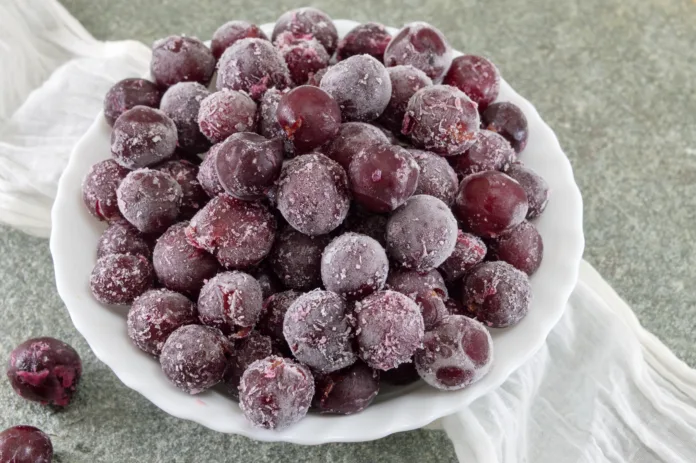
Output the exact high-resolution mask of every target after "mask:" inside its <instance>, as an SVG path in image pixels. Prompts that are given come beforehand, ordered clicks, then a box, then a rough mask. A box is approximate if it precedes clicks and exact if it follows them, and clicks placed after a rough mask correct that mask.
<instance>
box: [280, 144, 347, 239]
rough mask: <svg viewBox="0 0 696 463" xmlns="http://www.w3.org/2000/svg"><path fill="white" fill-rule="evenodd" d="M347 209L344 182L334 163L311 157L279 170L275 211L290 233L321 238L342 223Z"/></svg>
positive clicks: (294, 160)
mask: <svg viewBox="0 0 696 463" xmlns="http://www.w3.org/2000/svg"><path fill="white" fill-rule="evenodd" d="M349 207H350V196H349V190H348V178H347V176H346V172H345V171H344V170H343V168H342V167H341V166H340V165H339V164H338V163H337V162H335V161H332V160H331V159H329V158H327V157H326V156H324V155H323V154H320V153H314V154H308V155H305V156H300V157H298V158H295V159H293V160H291V161H289V162H287V163H286V164H285V166H283V171H282V173H281V175H280V180H279V182H278V210H280V213H281V214H283V217H284V218H285V220H287V221H288V223H289V224H290V225H291V226H292V227H293V228H294V229H296V230H298V231H300V232H302V233H304V234H306V235H312V236H314V235H324V234H326V233H329V232H330V231H332V230H334V229H336V227H338V226H339V225H340V224H341V223H342V222H343V219H345V218H346V215H347V214H348V209H349Z"/></svg>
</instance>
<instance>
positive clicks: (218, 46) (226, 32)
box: [210, 21, 268, 59]
mask: <svg viewBox="0 0 696 463" xmlns="http://www.w3.org/2000/svg"><path fill="white" fill-rule="evenodd" d="M246 38H257V39H264V40H268V37H267V36H266V34H264V32H263V31H262V30H261V28H260V27H259V26H257V25H256V24H251V23H249V22H247V21H228V22H226V23H225V24H223V25H222V26H220V27H218V28H217V30H216V31H215V33H214V34H213V40H212V41H211V42H210V50H211V51H212V52H213V56H214V57H215V59H220V57H221V56H222V54H223V53H224V52H225V50H227V49H228V48H229V47H230V46H232V44H234V43H235V42H237V41H238V40H241V39H246Z"/></svg>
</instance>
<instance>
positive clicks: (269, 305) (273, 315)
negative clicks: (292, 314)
mask: <svg viewBox="0 0 696 463" xmlns="http://www.w3.org/2000/svg"><path fill="white" fill-rule="evenodd" d="M301 295H302V293H301V292H299V291H295V290H294V289H289V290H287V291H283V292H280V293H276V294H273V295H272V296H270V297H268V298H267V299H266V300H265V301H264V303H263V313H262V315H261V319H260V320H259V323H258V328H259V331H260V332H261V334H265V335H267V336H270V337H272V338H273V339H275V340H282V341H283V342H284V341H285V337H284V336H283V322H284V320H285V314H286V313H287V311H288V309H289V308H290V306H291V305H292V303H293V302H295V300H296V299H297V298H298V297H300V296H301Z"/></svg>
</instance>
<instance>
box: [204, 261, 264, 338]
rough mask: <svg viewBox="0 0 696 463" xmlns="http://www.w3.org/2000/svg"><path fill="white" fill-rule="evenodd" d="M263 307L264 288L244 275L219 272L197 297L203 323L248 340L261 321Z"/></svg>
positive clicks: (253, 279)
mask: <svg viewBox="0 0 696 463" xmlns="http://www.w3.org/2000/svg"><path fill="white" fill-rule="evenodd" d="M262 308H263V293H262V292H261V286H260V285H259V282H258V281H256V279H255V278H254V277H252V276H251V275H249V274H247V273H244V272H238V271H233V272H224V273H218V274H217V275H216V276H215V277H213V278H211V279H210V280H208V282H207V283H206V284H205V285H203V289H201V294H200V296H198V316H199V318H200V320H201V322H203V324H204V325H208V326H212V327H215V328H218V329H219V330H220V331H222V332H223V333H224V334H225V335H232V337H238V338H244V337H246V336H247V335H248V334H249V332H250V331H251V329H252V328H253V327H254V325H255V324H256V322H257V321H258V320H259V317H260V316H261V311H262Z"/></svg>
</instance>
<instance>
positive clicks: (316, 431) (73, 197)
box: [51, 20, 584, 444]
mask: <svg viewBox="0 0 696 463" xmlns="http://www.w3.org/2000/svg"><path fill="white" fill-rule="evenodd" d="M335 23H336V27H337V28H338V31H339V34H340V35H341V36H343V35H345V34H346V33H347V32H348V31H349V30H350V29H352V28H353V27H355V26H356V25H357V24H358V23H356V22H354V21H347V20H337V21H336V22H335ZM272 27H273V25H272V24H266V25H264V26H263V29H264V31H265V32H266V33H267V34H269V36H270V32H271V30H272ZM390 31H391V33H392V34H393V33H394V32H395V31H396V29H391V30H390ZM498 100H499V101H511V102H513V103H515V104H516V105H518V106H519V107H520V108H521V109H522V111H524V114H525V115H526V116H527V120H528V122H529V141H528V143H527V147H526V149H525V150H524V152H523V153H522V154H521V159H522V160H523V161H524V162H525V163H526V164H527V165H528V166H530V167H531V168H533V169H534V170H536V171H537V172H538V173H539V174H541V175H542V176H543V177H544V178H545V179H546V181H547V182H548V183H549V185H550V188H551V200H550V201H549V205H548V207H547V209H546V212H545V213H544V214H543V215H542V216H541V217H540V218H539V219H538V220H537V221H536V222H535V225H536V226H537V228H538V230H539V232H540V233H541V236H542V237H543V240H544V248H545V255H544V260H543V262H542V264H541V267H540V268H539V270H538V271H537V273H536V274H535V275H534V276H533V277H532V278H531V284H532V291H533V299H532V305H531V308H530V311H529V315H527V317H526V318H525V319H524V320H523V321H522V322H521V323H520V324H519V325H517V326H515V327H514V328H509V329H502V330H492V335H493V343H494V352H495V362H494V365H493V367H492V369H491V371H490V373H489V374H488V375H487V376H486V377H484V378H483V379H482V380H481V381H479V382H478V383H476V384H474V385H472V386H470V387H468V388H466V389H463V390H460V391H455V392H443V391H439V390H437V389H433V388H431V387H429V386H427V385H425V384H424V383H423V382H419V383H416V384H414V385H412V386H410V387H405V388H401V389H397V390H396V391H391V392H389V393H387V394H385V395H380V396H378V400H376V401H375V403H374V404H373V405H372V406H370V407H369V408H368V409H366V410H365V411H363V412H361V413H358V414H355V415H351V416H326V415H318V414H313V413H310V414H309V415H308V416H307V417H306V418H305V419H303V420H302V421H300V422H299V423H297V424H295V425H293V426H291V427H289V428H287V429H283V430H280V431H268V430H264V429H258V428H254V427H252V426H251V425H250V424H249V423H248V422H247V421H246V419H245V418H244V417H243V416H242V413H241V411H240V409H239V407H238V406H237V404H236V403H235V402H234V401H232V400H230V399H229V398H227V397H225V396H223V395H222V394H220V393H218V392H215V391H208V392H206V393H203V394H200V395H198V396H191V395H188V394H186V393H184V392H181V391H179V390H178V389H176V388H175V387H174V386H173V385H172V384H171V383H170V382H169V381H168V380H167V379H166V378H165V376H164V374H163V373H162V371H161V370H160V367H159V364H158V363H157V361H156V360H154V359H153V358H151V357H149V356H148V355H146V354H144V353H143V352H141V351H140V350H138V349H137V348H136V347H134V346H133V344H132V343H131V342H130V339H129V338H128V335H127V333H126V322H125V316H126V313H127V309H124V308H113V307H108V306H104V305H101V304H100V303H98V302H97V301H96V300H95V299H94V298H93V297H92V294H91V292H90V289H89V276H90V273H91V271H92V267H93V266H94V263H95V261H96V246H97V241H98V239H99V236H100V235H101V233H102V231H103V230H104V228H105V225H104V224H103V223H100V222H98V221H97V220H95V219H93V218H92V217H91V216H90V215H89V214H88V213H87V211H86V209H85V207H84V205H83V203H82V196H81V182H82V179H83V177H84V176H85V174H86V173H87V171H88V169H89V167H90V166H91V165H92V164H94V163H96V162H98V161H101V160H104V159H107V158H108V157H109V152H110V149H109V147H110V143H109V139H110V127H109V126H108V125H107V124H106V122H105V121H104V117H103V115H102V114H99V116H98V117H97V120H96V121H95V122H94V124H92V126H91V127H90V128H89V130H88V131H87V133H86V134H85V135H84V137H82V139H81V140H80V142H79V143H78V144H77V146H76V147H75V150H74V151H73V153H72V155H71V157H70V162H69V164H68V166H67V168H66V170H65V172H64V173H63V176H62V177H61V179H60V183H59V187H58V195H57V198H56V201H55V205H54V207H53V213H52V219H53V232H52V234H51V253H52V254H53V261H54V265H55V272H56V284H57V287H58V292H59V294H60V296H61V298H62V299H63V301H64V302H65V305H66V307H67V308H68V311H69V312H70V316H71V318H72V320H73V323H74V324H75V327H76V328H77V329H78V331H80V333H82V335H83V336H84V337H85V339H86V340H87V342H88V343H89V345H90V347H91V348H92V350H93V351H94V354H95V355H96V356H97V357H98V358H99V359H100V360H101V361H102V362H104V363H105V364H107V365H108V366H109V367H110V368H111V369H112V370H113V371H114V373H116V375H117V376H118V377H119V379H120V380H121V381H123V383H124V384H125V385H126V386H128V387H130V388H132V389H135V390H136V391H138V392H139V393H141V394H142V395H144V396H145V397H146V398H147V399H148V400H150V401H151V402H152V403H154V404H155V405H157V406H158V407H159V408H161V409H162V410H164V411H165V412H167V413H169V414H170V415H173V416H176V417H179V418H184V419H187V420H192V421H195V422H197V423H200V424H202V425H203V426H206V427H208V428H210V429H214V430H216V431H219V432H224V433H233V434H242V435H244V436H247V437H250V438H252V439H257V440H262V441H285V442H292V443H296V444H323V443H326V442H358V441H367V440H372V439H378V438H380V437H384V436H387V435H389V434H392V433H396V432H400V431H407V430H411V429H416V428H420V427H422V426H425V425H427V424H428V423H430V422H432V421H434V420H436V419H437V418H440V417H442V416H445V415H448V414H450V413H453V412H455V411H457V410H459V409H461V408H463V407H465V406H467V405H468V404H469V403H471V402H472V401H473V400H475V399H476V398H478V397H480V396H481V395H483V394H485V393H486V392H488V391H490V390H492V389H495V388H497V387H498V386H499V385H500V384H501V383H502V382H503V381H505V379H506V378H507V377H508V376H509V375H510V374H511V373H512V372H513V371H514V370H516V369H517V368H518V367H520V366H521V365H522V364H523V363H524V362H525V361H526V360H527V359H529V358H530V357H531V356H532V354H534V353H535V352H536V351H537V350H538V349H539V348H540V347H541V346H542V344H543V343H544V341H545V339H546V336H547V335H548V334H549V332H550V331H551V329H552V328H553V327H554V325H555V324H556V323H557V321H558V320H559V318H560V317H561V315H562V313H563V310H564V308H565V305H566V302H567V301H568V298H569V296H570V293H571V291H572V290H573V287H574V286H575V282H576V280H577V275H578V266H579V263H580V259H581V256H582V251H583V246H584V239H583V232H582V199H581V196H580V192H579V190H578V187H577V185H576V184H575V181H574V179H573V172H572V169H571V166H570V163H569V162H568V159H567V158H566V156H565V155H564V154H563V151H562V150H561V147H560V145H559V144H558V140H557V139H556V136H555V135H554V133H553V131H552V130H551V129H550V128H549V126H548V125H546V124H545V123H544V122H543V121H542V120H541V117H539V114H538V113H537V111H536V110H535V109H534V107H533V106H532V104H531V103H529V102H528V101H527V100H525V99H524V98H522V97H521V96H520V95H518V94H517V93H516V92H515V91H514V90H513V89H512V88H511V87H510V86H509V85H508V84H507V82H505V81H504V80H503V81H501V89H500V96H499V98H498Z"/></svg>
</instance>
